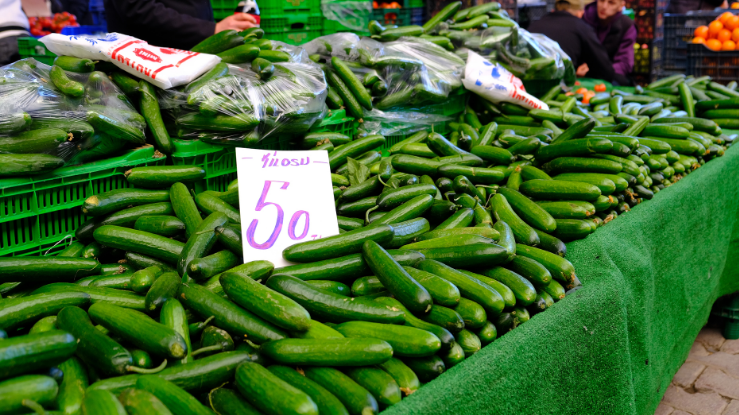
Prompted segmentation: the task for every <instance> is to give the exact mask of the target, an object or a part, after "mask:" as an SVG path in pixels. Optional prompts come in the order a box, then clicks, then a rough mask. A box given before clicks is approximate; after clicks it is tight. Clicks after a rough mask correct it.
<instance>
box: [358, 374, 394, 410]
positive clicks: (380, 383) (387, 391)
mask: <svg viewBox="0 0 739 415" xmlns="http://www.w3.org/2000/svg"><path fill="white" fill-rule="evenodd" d="M346 374H347V375H348V376H349V377H350V378H352V379H353V380H354V381H355V382H357V383H358V384H359V385H361V386H363V387H364V388H366V389H367V390H368V391H369V392H370V393H371V394H372V395H373V396H374V397H375V399H377V402H378V404H379V405H380V408H381V409H382V408H387V407H388V406H391V405H394V404H396V403H398V402H400V399H401V392H400V387H399V386H398V384H397V382H395V379H393V377H392V376H390V375H389V374H388V373H387V372H385V371H384V370H382V369H380V368H376V367H364V368H351V369H347V370H346Z"/></svg>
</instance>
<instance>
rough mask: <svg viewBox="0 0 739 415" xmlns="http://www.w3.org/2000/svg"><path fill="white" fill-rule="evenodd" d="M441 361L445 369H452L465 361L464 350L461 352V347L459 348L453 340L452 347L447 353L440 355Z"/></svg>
mask: <svg viewBox="0 0 739 415" xmlns="http://www.w3.org/2000/svg"><path fill="white" fill-rule="evenodd" d="M441 359H442V361H443V362H444V366H445V367H446V368H451V367H454V366H456V365H457V364H459V363H461V362H462V361H463V360H464V359H465V355H464V350H462V346H460V345H459V343H457V342H456V340H455V341H454V347H452V348H451V349H450V350H449V351H448V352H447V353H445V354H442V355H441Z"/></svg>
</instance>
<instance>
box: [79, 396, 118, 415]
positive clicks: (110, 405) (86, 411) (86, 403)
mask: <svg viewBox="0 0 739 415" xmlns="http://www.w3.org/2000/svg"><path fill="white" fill-rule="evenodd" d="M81 413H82V415H93V414H94V415H127V413H126V409H125V408H124V407H123V404H121V403H120V401H118V399H117V398H116V396H115V395H113V394H112V393H111V392H110V391H106V390H91V391H88V392H86V393H85V398H84V399H83V400H82V412H81Z"/></svg>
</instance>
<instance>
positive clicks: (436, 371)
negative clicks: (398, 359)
mask: <svg viewBox="0 0 739 415" xmlns="http://www.w3.org/2000/svg"><path fill="white" fill-rule="evenodd" d="M403 363H405V364H406V365H407V366H408V367H409V368H411V370H412V371H413V372H414V373H415V374H416V376H418V380H420V381H421V382H430V381H432V380H434V379H436V378H437V377H439V375H441V374H442V373H444V371H445V370H446V366H445V365H444V361H442V360H441V358H440V357H438V356H430V357H418V358H410V357H407V358H405V359H403Z"/></svg>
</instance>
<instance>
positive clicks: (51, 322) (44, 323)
mask: <svg viewBox="0 0 739 415" xmlns="http://www.w3.org/2000/svg"><path fill="white" fill-rule="evenodd" d="M56 328H57V327H56V316H48V317H44V318H42V319H41V320H39V321H37V322H36V323H35V324H34V325H33V327H31V330H29V331H28V334H36V333H43V332H45V331H49V330H55V329H56Z"/></svg>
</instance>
